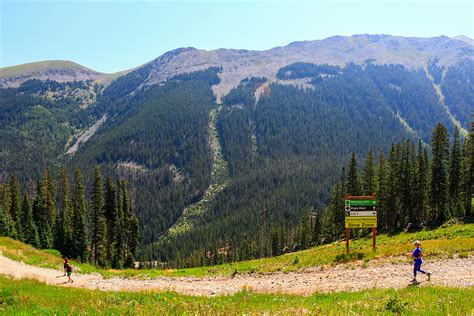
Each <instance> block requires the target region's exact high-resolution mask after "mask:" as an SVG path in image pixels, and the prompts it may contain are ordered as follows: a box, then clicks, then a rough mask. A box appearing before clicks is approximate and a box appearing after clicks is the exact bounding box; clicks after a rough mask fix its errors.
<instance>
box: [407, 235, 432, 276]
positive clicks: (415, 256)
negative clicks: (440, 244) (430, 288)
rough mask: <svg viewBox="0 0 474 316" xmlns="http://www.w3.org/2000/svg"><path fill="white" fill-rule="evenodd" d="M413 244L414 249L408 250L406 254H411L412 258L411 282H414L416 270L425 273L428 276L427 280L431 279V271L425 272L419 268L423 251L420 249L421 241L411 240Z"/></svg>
mask: <svg viewBox="0 0 474 316" xmlns="http://www.w3.org/2000/svg"><path fill="white" fill-rule="evenodd" d="M413 245H414V246H415V249H413V251H412V252H408V253H407V256H412V257H413V260H414V267H413V280H412V282H413V283H415V282H417V281H416V274H417V272H420V273H423V274H426V276H428V281H429V280H430V279H431V273H429V272H425V271H423V270H421V265H422V264H423V259H422V257H423V252H422V250H421V242H420V241H418V240H416V241H415V242H413Z"/></svg>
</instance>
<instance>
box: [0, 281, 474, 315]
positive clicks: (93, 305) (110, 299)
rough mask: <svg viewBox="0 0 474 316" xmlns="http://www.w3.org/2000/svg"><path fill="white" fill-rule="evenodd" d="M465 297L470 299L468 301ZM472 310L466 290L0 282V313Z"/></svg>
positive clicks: (473, 300) (472, 302) (463, 312)
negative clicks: (231, 289) (268, 290)
mask: <svg viewBox="0 0 474 316" xmlns="http://www.w3.org/2000/svg"><path fill="white" fill-rule="evenodd" d="M469 297H470V298H469ZM473 308H474V296H473V295H472V289H451V288H443V287H422V288H417V287H409V288H406V289H402V290H397V291H395V290H369V291H362V292H357V293H346V292H343V293H335V294H314V295H312V296H309V297H304V296H292V295H281V294H279V295H268V294H254V293H251V292H248V291H243V292H240V293H237V294H235V295H232V296H218V297H210V298H209V297H196V296H185V295H178V294H175V293H156V292H140V293H127V292H120V293H115V292H114V293H112V292H101V291H91V290H83V289H73V288H64V287H62V288H59V287H54V286H48V285H44V284H42V283H39V282H37V281H32V280H22V281H18V280H12V279H9V278H6V277H0V313H8V314H15V315H32V314H107V315H123V314H126V315H135V314H139V315H170V314H172V315H183V314H203V315H210V314H212V315H242V314H252V315H254V314H264V313H266V314H268V313H272V314H274V313H278V314H285V315H287V314H297V315H301V314H315V313H317V314H325V315H327V314H346V315H347V314H352V313H355V314H364V315H372V314H380V313H383V314H388V315H392V314H399V313H401V312H407V313H409V314H411V313H413V314H417V313H421V314H426V313H429V314H430V315H467V314H469V313H471V312H472V310H473Z"/></svg>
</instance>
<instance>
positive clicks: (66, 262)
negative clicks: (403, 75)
mask: <svg viewBox="0 0 474 316" xmlns="http://www.w3.org/2000/svg"><path fill="white" fill-rule="evenodd" d="M63 259H64V264H63V270H64V276H66V274H67V265H68V264H69V260H68V259H67V257H66V256H63Z"/></svg>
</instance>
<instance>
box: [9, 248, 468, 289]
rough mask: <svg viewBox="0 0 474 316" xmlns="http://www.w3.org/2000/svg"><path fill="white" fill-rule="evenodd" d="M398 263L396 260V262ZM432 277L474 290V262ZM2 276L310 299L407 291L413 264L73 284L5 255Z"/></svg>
mask: <svg viewBox="0 0 474 316" xmlns="http://www.w3.org/2000/svg"><path fill="white" fill-rule="evenodd" d="M392 261H393V260H392ZM423 268H425V269H426V270H427V271H430V272H432V274H433V275H432V277H431V281H430V282H428V281H427V278H426V276H424V275H421V276H419V277H418V280H419V281H420V284H418V286H426V285H428V284H430V285H444V286H449V287H472V286H474V257H472V256H471V257H469V258H464V259H461V258H454V259H442V260H437V261H429V262H427V263H426V265H424V267H423ZM0 274H5V275H9V276H12V277H14V278H30V279H37V280H39V281H42V282H45V283H47V284H52V285H58V286H66V287H80V288H88V289H99V290H104V291H150V290H153V291H176V292H178V293H182V294H190V295H205V296H212V295H224V294H233V293H235V292H239V291H241V290H242V289H244V288H247V289H249V290H251V291H255V292H262V293H291V294H303V295H309V294H311V293H314V292H333V291H334V292H337V291H359V290H363V289H371V288H403V287H407V286H410V284H411V283H410V281H411V278H412V265H411V264H410V263H408V262H406V263H405V262H403V263H391V262H390V261H389V260H387V259H385V260H378V261H373V262H370V263H369V264H368V265H367V266H366V267H363V266H362V264H361V263H358V264H357V263H356V264H354V263H350V264H339V265H337V266H333V267H325V268H321V267H315V268H311V269H307V270H305V271H303V272H292V273H272V274H242V275H237V276H235V277H234V278H231V277H206V278H194V277H179V278H170V277H159V278H152V279H145V280H142V279H123V278H118V277H117V278H111V279H104V278H102V276H101V275H99V274H96V273H93V274H75V275H74V283H73V284H68V283H66V277H63V273H62V272H61V271H58V270H53V269H45V268H38V267H33V266H30V265H26V264H24V263H22V262H17V261H13V260H11V259H8V258H6V257H4V256H2V255H1V254H0Z"/></svg>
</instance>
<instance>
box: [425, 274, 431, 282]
mask: <svg viewBox="0 0 474 316" xmlns="http://www.w3.org/2000/svg"><path fill="white" fill-rule="evenodd" d="M426 275H427V276H428V281H429V280H431V273H429V272H428V273H427V274H426Z"/></svg>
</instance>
